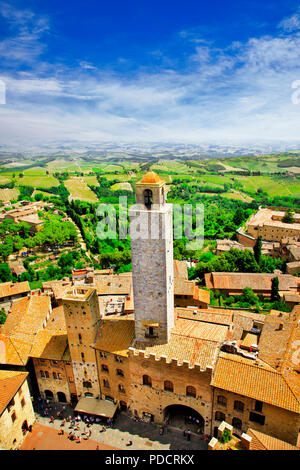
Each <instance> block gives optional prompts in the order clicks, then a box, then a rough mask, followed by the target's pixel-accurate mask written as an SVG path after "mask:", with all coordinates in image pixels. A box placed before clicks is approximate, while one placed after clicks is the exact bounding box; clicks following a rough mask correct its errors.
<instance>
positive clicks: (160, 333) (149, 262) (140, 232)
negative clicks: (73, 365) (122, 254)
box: [129, 171, 174, 349]
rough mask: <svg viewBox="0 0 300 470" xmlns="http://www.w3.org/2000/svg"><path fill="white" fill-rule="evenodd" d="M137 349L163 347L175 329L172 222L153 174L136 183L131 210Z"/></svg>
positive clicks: (163, 187)
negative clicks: (133, 203) (161, 345)
mask: <svg viewBox="0 0 300 470" xmlns="http://www.w3.org/2000/svg"><path fill="white" fill-rule="evenodd" d="M129 216H130V236H131V257H132V276H133V294H134V311H135V346H136V347H138V348H142V349H143V348H144V347H145V346H147V345H148V346H150V345H154V344H164V343H167V342H168V340H169V335H170V330H171V328H172V327H173V325H174V279H173V219H172V205H171V204H167V203H166V184H165V182H164V181H163V180H161V179H160V178H159V176H158V175H157V174H155V173H154V172H153V171H150V172H149V173H147V174H146V175H145V176H144V177H143V178H142V179H141V181H139V182H138V183H136V205H135V206H132V207H131V208H130V210H129Z"/></svg>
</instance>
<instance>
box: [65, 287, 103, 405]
mask: <svg viewBox="0 0 300 470" xmlns="http://www.w3.org/2000/svg"><path fill="white" fill-rule="evenodd" d="M63 309H64V314H65V322H66V330H67V335H68V343H69V349H70V357H71V361H72V367H73V375H74V381H75V387H76V391H77V397H78V398H81V397H87V396H91V397H95V398H97V397H98V398H99V395H100V388H99V379H98V372H97V364H96V354H95V350H94V349H93V348H92V347H91V345H92V344H93V343H94V341H95V338H96V335H97V331H98V323H99V320H100V312H99V305H98V298H97V291H96V289H95V288H89V287H86V286H74V287H73V288H72V289H70V290H68V291H67V292H66V294H65V296H64V298H63Z"/></svg>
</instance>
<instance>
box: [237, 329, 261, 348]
mask: <svg viewBox="0 0 300 470" xmlns="http://www.w3.org/2000/svg"><path fill="white" fill-rule="evenodd" d="M253 344H255V345H257V335H252V334H251V333H247V334H246V336H245V338H244V339H243V340H242V341H241V344H240V347H241V348H242V349H250V347H251V346H252V345H253Z"/></svg>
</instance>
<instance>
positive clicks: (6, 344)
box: [0, 334, 30, 365]
mask: <svg viewBox="0 0 300 470" xmlns="http://www.w3.org/2000/svg"><path fill="white" fill-rule="evenodd" d="M20 346H21V347H20ZM22 346H23V345H20V344H17V345H16V344H15V342H13V341H12V339H11V338H10V337H9V336H6V335H2V334H0V364H14V365H25V364H26V355H25V358H24V359H23V357H22V354H23V351H22V349H23V347H22ZM26 346H27V350H28V351H27V352H29V350H30V346H29V345H26ZM19 350H20V352H19ZM20 353H21V354H20Z"/></svg>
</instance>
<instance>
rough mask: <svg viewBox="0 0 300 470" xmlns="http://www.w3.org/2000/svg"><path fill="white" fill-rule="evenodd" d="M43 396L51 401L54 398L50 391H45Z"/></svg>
mask: <svg viewBox="0 0 300 470" xmlns="http://www.w3.org/2000/svg"><path fill="white" fill-rule="evenodd" d="M44 394H45V397H46V399H48V400H53V398H54V396H53V392H51V390H45V391H44Z"/></svg>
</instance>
